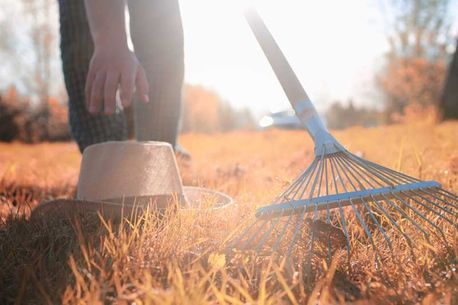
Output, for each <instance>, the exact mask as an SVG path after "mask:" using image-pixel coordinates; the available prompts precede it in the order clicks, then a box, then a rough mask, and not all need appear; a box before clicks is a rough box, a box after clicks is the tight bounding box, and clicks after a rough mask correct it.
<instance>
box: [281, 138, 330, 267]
mask: <svg viewBox="0 0 458 305" xmlns="http://www.w3.org/2000/svg"><path fill="white" fill-rule="evenodd" d="M323 149H324V154H323V155H322V156H321V160H320V178H319V179H320V182H319V183H318V196H319V195H320V193H321V184H322V182H323V171H324V170H323V160H326V159H325V158H324V156H325V153H326V147H325V146H323ZM317 177H318V175H317ZM316 182H317V181H316V179H315V181H314V182H313V187H312V189H311V191H310V196H309V199H311V198H312V196H313V194H314V193H315V187H316ZM302 217H303V216H302ZM316 218H317V205H316V204H315V208H314V211H313V220H314V221H316ZM300 227H302V223H301V224H300ZM297 229H298V228H296V232H295V235H296V234H297V232H298V231H297ZM309 239H310V249H309V252H308V255H307V256H308V257H307V263H306V269H305V273H306V274H308V273H309V272H310V270H311V264H312V255H313V245H314V243H315V231H314V230H313V229H312V228H310V233H309ZM293 241H294V240H293ZM290 250H291V246H290V249H288V252H290Z"/></svg>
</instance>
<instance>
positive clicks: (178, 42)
mask: <svg viewBox="0 0 458 305" xmlns="http://www.w3.org/2000/svg"><path fill="white" fill-rule="evenodd" d="M128 6H129V13H130V31H131V37H132V42H133V44H134V49H135V54H136V55H137V57H138V59H139V61H140V63H141V65H142V66H143V68H144V69H145V72H146V76H147V78H148V81H149V85H150V95H149V99H150V102H149V103H148V104H143V103H140V102H137V103H135V106H134V107H135V109H134V114H135V132H136V138H137V140H139V141H164V142H168V143H170V144H172V146H174V147H175V146H176V139H177V133H178V126H179V121H180V112H181V95H182V87H183V74H184V51H183V28H182V23H181V15H180V9H179V5H178V0H130V1H129V2H128Z"/></svg>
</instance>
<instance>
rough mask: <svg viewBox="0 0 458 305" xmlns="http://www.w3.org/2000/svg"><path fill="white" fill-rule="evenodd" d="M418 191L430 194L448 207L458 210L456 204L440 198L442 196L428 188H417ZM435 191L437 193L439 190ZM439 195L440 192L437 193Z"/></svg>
mask: <svg viewBox="0 0 458 305" xmlns="http://www.w3.org/2000/svg"><path fill="white" fill-rule="evenodd" d="M419 191H420V192H422V193H426V194H427V195H430V196H432V197H434V198H436V199H437V200H439V201H442V202H443V203H444V204H445V205H447V206H450V207H452V208H454V209H456V210H458V205H454V204H453V203H450V202H449V201H446V200H445V199H442V198H440V197H438V196H437V194H435V193H434V192H432V191H431V190H429V189H426V190H424V189H423V190H419ZM436 193H439V192H436ZM439 195H441V193H439Z"/></svg>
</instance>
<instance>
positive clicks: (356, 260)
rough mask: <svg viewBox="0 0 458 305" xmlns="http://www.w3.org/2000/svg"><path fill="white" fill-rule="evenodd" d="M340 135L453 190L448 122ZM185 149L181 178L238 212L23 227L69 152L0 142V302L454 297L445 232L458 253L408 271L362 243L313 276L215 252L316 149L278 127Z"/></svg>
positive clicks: (66, 192)
mask: <svg viewBox="0 0 458 305" xmlns="http://www.w3.org/2000/svg"><path fill="white" fill-rule="evenodd" d="M336 137H337V138H338V139H339V140H341V142H342V143H343V144H344V145H345V146H346V147H347V148H348V149H349V150H351V151H353V152H359V153H362V154H364V157H365V158H367V159H369V160H372V161H375V162H377V163H380V164H382V165H385V166H388V167H391V168H394V169H398V170H401V171H403V172H405V173H407V174H410V175H413V176H416V177H420V178H422V179H428V180H430V179H431V180H437V181H439V182H441V183H442V184H443V186H444V188H446V189H448V190H450V191H453V192H457V191H458V122H451V123H446V124H441V125H428V124H424V125H423V124H417V125H413V124H410V125H400V126H391V127H380V128H375V129H362V128H354V129H350V130H346V131H343V132H338V133H336ZM181 142H182V144H183V146H185V147H186V148H188V149H189V150H190V151H191V153H192V154H193V157H194V160H193V162H192V164H191V165H188V166H185V165H183V166H182V176H183V180H184V182H185V183H186V184H194V185H202V186H206V187H211V188H214V189H217V190H220V191H223V192H226V193H228V194H230V195H232V196H233V197H234V198H235V199H236V201H237V205H236V206H234V207H232V208H230V209H229V210H227V211H224V213H219V214H218V213H215V214H210V213H196V212H194V214H189V213H178V214H173V215H170V216H169V217H157V215H155V214H154V213H144V214H142V216H141V217H136V218H131V219H130V221H127V220H124V221H122V222H121V223H119V221H108V220H103V219H101V218H100V217H99V216H98V215H87V216H85V217H78V218H75V219H66V218H55V217H54V218H48V219H34V220H32V221H31V220H27V216H28V215H29V208H33V207H34V206H36V205H37V204H39V203H40V202H42V201H43V200H48V199H55V198H62V197H63V198H70V197H73V196H74V190H75V185H76V179H77V174H78V166H79V161H80V156H79V154H78V152H77V149H76V146H75V145H73V144H42V145H34V146H27V145H21V144H12V145H6V144H0V173H2V174H3V176H2V177H0V179H1V181H0V214H1V217H2V222H3V223H2V224H0V304H55V303H63V304H107V303H108V304H110V303H114V304H226V303H227V304H247V303H248V304H316V303H318V302H319V303H321V304H328V303H354V304H364V303H370V304H417V303H418V304H457V303H458V291H457V289H458V288H457V287H458V280H457V272H456V253H457V251H458V245H457V242H458V241H457V235H456V230H455V231H450V232H449V233H447V234H448V237H449V240H450V245H449V246H450V247H451V248H452V251H454V252H455V253H451V254H450V253H447V251H443V249H439V248H438V249H435V250H436V251H435V252H434V253H435V255H432V254H431V253H430V252H425V253H424V255H420V257H418V258H417V261H416V263H415V264H414V263H412V261H411V260H409V258H408V257H409V256H408V253H407V252H408V251H407V250H406V249H405V248H404V250H403V248H402V247H399V248H397V249H398V250H397V251H398V252H397V253H396V255H397V257H398V258H399V260H400V261H402V262H404V263H403V264H402V265H396V264H393V263H390V262H387V265H386V266H385V268H383V269H381V270H379V269H377V268H375V265H374V261H373V259H372V256H373V255H372V253H371V251H370V248H368V247H364V245H361V242H359V243H358V241H357V240H353V241H352V243H353V244H354V245H355V247H356V248H357V249H356V250H355V255H353V256H352V261H351V264H350V265H349V264H347V263H346V262H345V259H340V258H339V256H340V254H339V253H338V252H336V253H335V255H334V258H333V260H332V262H331V263H330V264H328V263H327V262H326V261H325V260H320V259H316V260H315V261H314V263H315V267H316V270H317V272H316V274H314V277H313V278H312V279H310V278H307V279H306V276H305V275H304V274H303V273H304V272H303V270H302V269H301V268H300V264H298V265H294V266H291V265H289V264H288V265H284V264H282V261H281V260H278V259H275V258H268V257H257V258H256V257H253V256H251V255H236V256H231V257H229V256H226V255H223V254H222V253H224V244H225V241H226V240H227V237H228V236H229V235H230V233H234V232H236V230H238V226H239V225H240V224H241V223H242V221H243V220H245V219H247V218H250V217H252V216H253V213H254V211H255V209H256V208H257V207H259V206H261V205H264V204H266V203H268V202H269V201H270V200H272V199H273V198H274V197H275V195H277V194H278V193H279V192H280V191H281V190H283V189H284V188H285V186H287V185H288V184H289V183H290V182H291V181H292V179H294V178H295V176H296V175H298V174H299V173H300V172H301V171H302V170H303V169H304V168H305V167H306V166H307V165H308V164H309V163H310V162H311V160H312V158H313V153H312V143H311V141H310V139H309V138H308V136H307V134H306V133H304V132H300V131H275V130H273V131H269V132H265V133H257V132H250V133H248V132H240V133H231V134H225V135H220V136H205V135H186V136H184V137H183V138H182V140H181ZM406 230H407V228H406ZM412 234H415V232H413V233H412ZM343 256H344V255H343Z"/></svg>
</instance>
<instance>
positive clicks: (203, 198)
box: [34, 141, 232, 214]
mask: <svg viewBox="0 0 458 305" xmlns="http://www.w3.org/2000/svg"><path fill="white" fill-rule="evenodd" d="M174 203H178V206H179V207H180V208H182V209H220V208H223V207H226V206H228V205H230V204H232V198H230V197H229V196H228V195H226V194H223V193H220V192H216V191H212V190H209V189H205V188H199V187H190V186H183V185H182V182H181V178H180V174H179V170H178V166H177V162H176V159H175V154H174V152H173V149H172V146H171V145H170V144H168V143H164V142H126V141H125V142H105V143H100V144H95V145H91V146H89V147H87V148H86V149H85V150H84V153H83V159H82V162H81V169H80V175H79V181H78V188H77V196H76V200H58V201H51V202H47V203H44V204H41V205H40V206H39V207H38V208H37V209H35V211H34V213H35V214H37V213H39V214H43V213H44V212H46V211H47V210H48V211H49V210H50V209H54V208H55V207H56V204H59V205H60V206H62V205H64V206H69V207H71V208H74V209H79V210H83V211H88V210H101V209H103V210H105V211H108V213H109V214H119V211H120V210H122V208H127V209H131V208H133V207H140V208H146V207H151V206H153V208H157V209H165V208H167V207H169V206H171V205H172V204H174Z"/></svg>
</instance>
